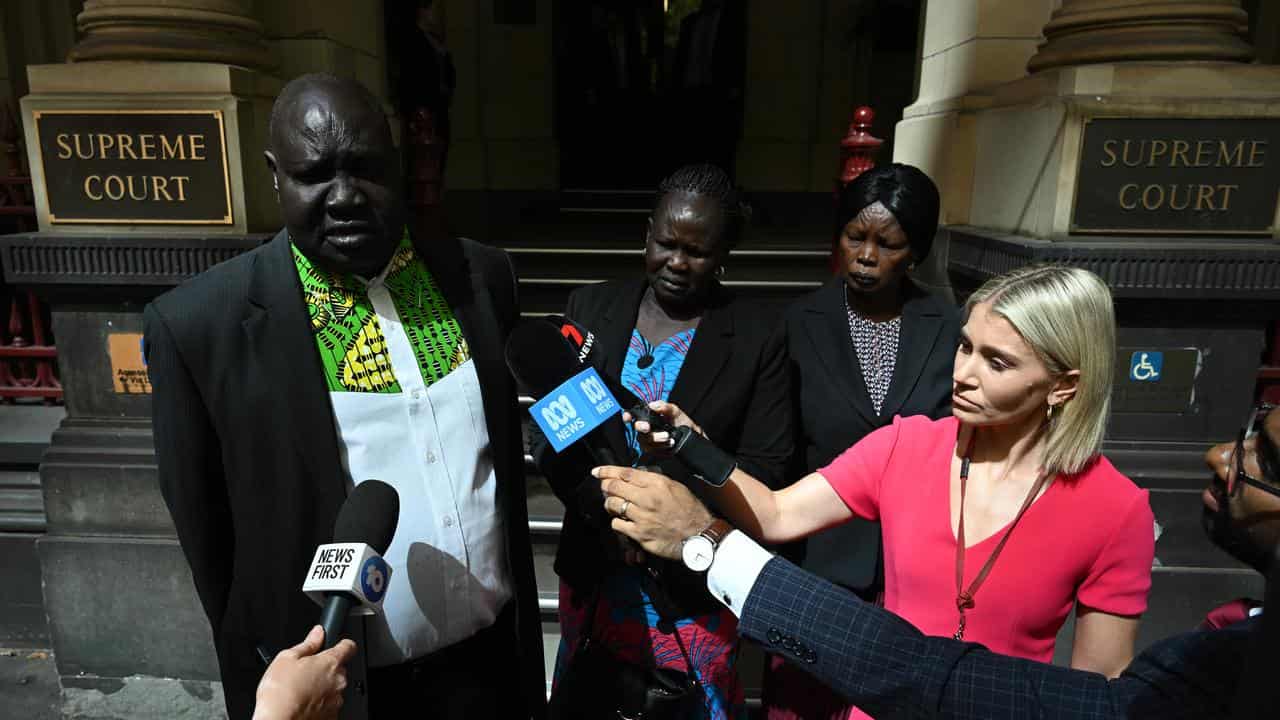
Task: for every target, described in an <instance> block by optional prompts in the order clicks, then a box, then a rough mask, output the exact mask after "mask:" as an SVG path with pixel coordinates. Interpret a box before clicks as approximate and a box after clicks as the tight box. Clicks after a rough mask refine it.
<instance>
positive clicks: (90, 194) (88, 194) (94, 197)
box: [84, 175, 102, 201]
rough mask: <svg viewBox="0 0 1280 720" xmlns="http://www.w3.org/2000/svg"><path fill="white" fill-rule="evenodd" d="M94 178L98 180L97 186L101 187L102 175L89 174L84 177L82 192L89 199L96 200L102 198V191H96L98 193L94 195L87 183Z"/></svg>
mask: <svg viewBox="0 0 1280 720" xmlns="http://www.w3.org/2000/svg"><path fill="white" fill-rule="evenodd" d="M94 180H97V181H98V186H99V187H101V186H102V176H101V175H90V176H89V177H87V178H85V179H84V194H85V196H86V197H88V198H89V199H90V200H95V201H96V200H101V199H102V193H101V192H98V194H96V195H95V194H94V193H93V190H90V189H89V183H91V182H93V181H94Z"/></svg>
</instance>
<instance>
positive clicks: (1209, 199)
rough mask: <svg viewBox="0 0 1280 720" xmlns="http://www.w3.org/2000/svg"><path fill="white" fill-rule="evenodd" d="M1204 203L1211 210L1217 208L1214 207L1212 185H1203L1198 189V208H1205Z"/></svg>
mask: <svg viewBox="0 0 1280 720" xmlns="http://www.w3.org/2000/svg"><path fill="white" fill-rule="evenodd" d="M1204 205H1208V206H1209V209H1210V210H1214V209H1216V208H1214V207H1213V186H1212V185H1201V186H1200V187H1199V188H1198V190H1197V191H1196V210H1197V211H1199V210H1203V209H1204V207H1203V206H1204Z"/></svg>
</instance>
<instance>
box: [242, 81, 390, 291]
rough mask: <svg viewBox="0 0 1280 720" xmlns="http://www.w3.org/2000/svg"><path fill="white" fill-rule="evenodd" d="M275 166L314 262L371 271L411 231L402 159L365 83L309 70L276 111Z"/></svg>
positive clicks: (297, 237)
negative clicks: (406, 226) (407, 226)
mask: <svg viewBox="0 0 1280 720" xmlns="http://www.w3.org/2000/svg"><path fill="white" fill-rule="evenodd" d="M268 133H269V140H268V147H269V149H268V150H267V152H266V160H267V167H268V168H270V170H271V173H272V179H273V181H274V183H275V189H276V193H277V197H278V198H279V200H280V210H281V213H282V214H283V215H284V221H285V226H286V227H287V228H288V230H289V235H290V237H291V239H292V240H293V244H294V246H296V247H297V248H298V249H299V250H301V251H302V252H303V253H304V254H305V255H307V257H309V258H310V259H311V260H312V261H313V262H315V263H317V264H319V265H321V266H324V267H327V268H328V269H331V270H335V271H339V272H351V273H356V274H358V275H361V276H364V277H371V276H373V275H376V274H378V272H379V271H381V269H382V268H383V267H384V266H385V265H386V263H387V261H388V260H390V258H391V255H392V253H393V252H394V251H395V248H396V246H397V245H398V244H399V242H400V238H401V234H402V233H403V229H404V198H403V197H402V187H403V182H402V177H401V170H400V157H399V155H398V154H397V152H396V148H395V145H394V144H393V143H392V141H391V128H390V127H389V125H388V124H387V117H386V115H385V114H384V113H383V112H382V106H381V104H380V103H379V102H378V99H377V98H375V97H374V96H373V94H372V93H370V92H369V91H368V90H367V89H365V88H364V86H362V85H360V84H359V83H357V82H356V81H354V80H351V79H348V78H341V77H336V76H333V75H303V76H302V77H299V78H296V79H294V80H292V81H291V82H289V84H288V85H285V87H284V89H283V90H282V91H281V92H280V96H279V97H277V98H276V102H275V105H274V106H273V107H272V109H271V122H270V125H269V127H268Z"/></svg>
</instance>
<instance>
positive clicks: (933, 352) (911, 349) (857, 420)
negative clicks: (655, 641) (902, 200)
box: [785, 276, 960, 597]
mask: <svg viewBox="0 0 1280 720" xmlns="http://www.w3.org/2000/svg"><path fill="white" fill-rule="evenodd" d="M904 291H905V292H906V294H907V300H906V302H905V303H904V304H903V308H902V331H901V335H900V337H899V340H898V356H897V360H896V364H895V366H894V371H893V380H892V382H891V383H890V385H889V392H888V394H887V395H886V396H885V399H884V404H883V406H882V407H881V408H880V412H879V413H876V411H875V407H874V406H872V404H871V396H870V395H869V394H868V393H867V386H866V382H864V381H863V379H862V366H861V365H859V364H858V355H857V353H856V352H854V348H853V342H852V340H851V339H850V336H849V316H848V313H847V311H846V310H845V304H844V278H843V277H839V276H837V277H834V278H832V279H831V280H829V281H828V282H827V283H826V284H825V285H823V286H822V287H821V288H819V289H818V290H815V291H814V292H812V293H810V294H809V295H806V296H804V297H802V298H800V299H799V300H797V301H796V302H795V303H793V304H792V305H791V307H789V308H787V312H786V316H785V318H786V320H785V322H786V332H787V355H788V357H789V358H790V363H791V383H792V387H793V392H794V397H795V402H796V410H795V413H796V418H797V421H796V431H797V439H796V458H795V465H794V466H793V468H792V474H793V475H794V477H793V478H791V479H793V480H794V479H799V478H800V477H803V476H804V475H806V474H808V473H810V472H813V471H814V470H817V469H818V468H820V467H823V466H824V465H826V464H828V463H830V462H831V461H832V460H834V459H835V458H836V457H837V456H838V455H840V453H842V452H844V451H845V450H846V449H848V448H849V447H850V446H852V445H854V444H855V443H857V442H858V441H859V440H861V439H862V438H863V437H865V436H866V435H868V434H869V433H871V432H872V431H873V430H876V429H878V428H880V427H883V426H885V425H888V424H889V423H890V422H892V421H893V416H894V415H902V416H908V415H928V416H929V417H933V418H939V417H945V416H947V415H949V414H950V413H951V369H952V364H953V363H954V361H955V352H956V344H957V342H958V341H959V336H960V316H959V314H958V313H957V312H956V309H955V308H954V307H953V306H952V305H951V304H950V303H948V302H946V301H945V300H942V299H940V298H938V297H935V296H933V295H931V294H929V293H928V292H926V291H924V290H922V289H920V288H919V287H917V286H916V285H914V284H913V283H911V282H910V281H909V280H908V281H907V285H906V287H905V288H904ZM880 549H881V548H880V524H879V523H874V522H869V521H866V520H863V519H861V518H854V519H852V520H850V521H849V522H847V523H845V524H843V525H839V526H837V527H834V528H830V529H828V530H824V531H822V532H820V533H817V534H816V535H813V536H811V537H810V538H809V539H808V540H807V541H806V542H805V543H804V545H803V547H795V548H789V552H788V555H793V556H796V559H798V560H800V561H801V564H802V565H803V567H804V568H805V569H806V570H810V571H812V572H815V573H817V574H818V575H821V576H822V577H825V578H827V579H828V580H831V581H833V582H836V583H839V584H841V585H844V586H845V587H848V588H850V589H852V590H855V591H857V592H860V593H863V594H864V597H866V596H867V595H869V594H873V593H874V592H876V591H877V590H879V588H880V587H881V586H882V585H883V574H884V573H883V568H881V567H880V563H881V561H880V557H881V552H880Z"/></svg>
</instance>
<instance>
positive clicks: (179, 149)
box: [160, 135, 187, 160]
mask: <svg viewBox="0 0 1280 720" xmlns="http://www.w3.org/2000/svg"><path fill="white" fill-rule="evenodd" d="M160 159H161V160H174V159H177V160H186V159H187V146H186V145H183V144H182V136H181V135H179V136H178V139H177V141H176V142H175V143H174V144H172V145H170V144H169V138H168V137H166V136H164V135H161V136H160Z"/></svg>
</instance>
